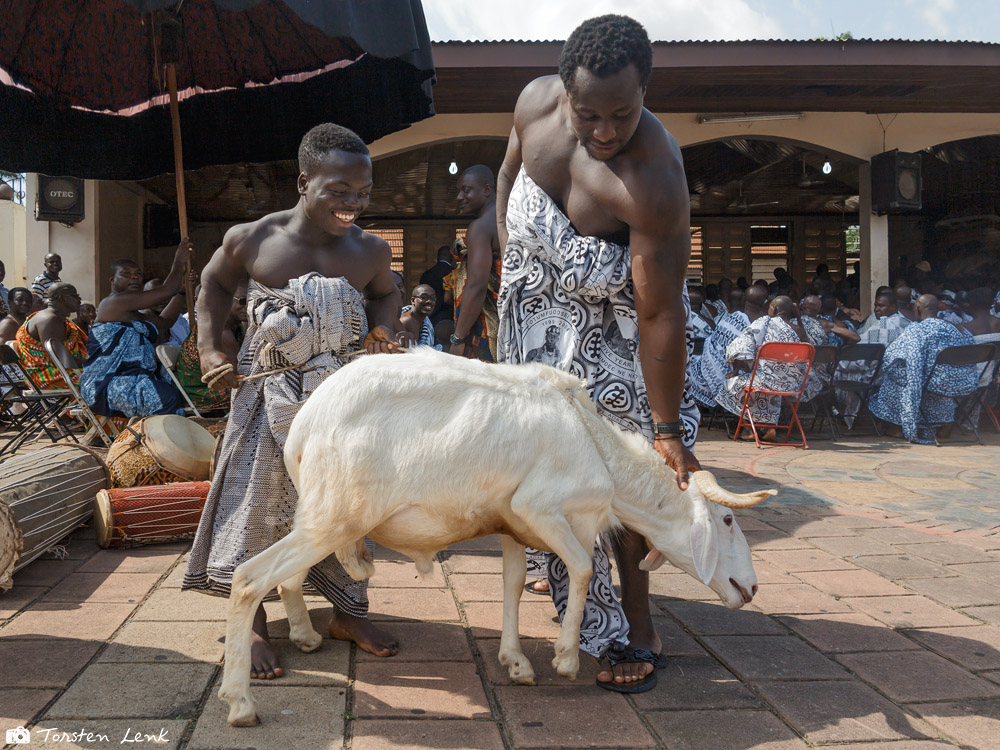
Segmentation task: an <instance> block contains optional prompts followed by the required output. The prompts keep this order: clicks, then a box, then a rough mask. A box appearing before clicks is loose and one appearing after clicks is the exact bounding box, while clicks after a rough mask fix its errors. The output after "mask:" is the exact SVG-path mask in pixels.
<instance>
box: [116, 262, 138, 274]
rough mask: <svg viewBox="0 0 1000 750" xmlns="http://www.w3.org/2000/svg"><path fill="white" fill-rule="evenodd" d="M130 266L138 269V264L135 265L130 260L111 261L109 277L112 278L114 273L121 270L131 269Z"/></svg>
mask: <svg viewBox="0 0 1000 750" xmlns="http://www.w3.org/2000/svg"><path fill="white" fill-rule="evenodd" d="M131 266H134V267H135V268H138V267H139V264H138V263H136V262H135V261H134V260H132V259H131V258H119V259H118V260H113V261H111V275H112V276H114V275H115V274H116V273H118V272H119V271H120V270H122V269H123V268H127V267H131Z"/></svg>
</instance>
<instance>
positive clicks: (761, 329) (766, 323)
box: [715, 315, 826, 425]
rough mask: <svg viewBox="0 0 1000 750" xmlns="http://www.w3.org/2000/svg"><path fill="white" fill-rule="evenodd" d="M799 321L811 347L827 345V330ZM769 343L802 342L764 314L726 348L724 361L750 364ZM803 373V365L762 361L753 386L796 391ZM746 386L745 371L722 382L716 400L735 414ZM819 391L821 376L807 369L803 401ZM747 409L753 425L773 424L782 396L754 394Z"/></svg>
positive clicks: (739, 410)
mask: <svg viewBox="0 0 1000 750" xmlns="http://www.w3.org/2000/svg"><path fill="white" fill-rule="evenodd" d="M799 322H800V323H801V324H802V327H803V328H804V329H805V331H806V334H807V338H808V339H809V343H810V344H812V345H813V346H824V345H825V344H826V331H824V330H823V326H821V325H820V324H819V323H818V322H816V321H815V320H813V319H812V318H806V317H803V318H802V319H801V320H800V321H799ZM771 341H777V342H781V343H785V344H792V343H799V342H800V341H801V340H800V339H799V335H798V334H797V333H796V332H795V330H794V329H793V328H792V327H791V326H790V325H789V324H788V323H787V322H785V321H784V320H782V319H781V318H777V317H775V318H772V317H769V316H767V315H765V316H764V317H762V318H757V320H755V321H754V322H753V323H751V324H750V325H748V326H747V327H746V328H745V329H744V331H743V333H741V334H740V335H739V336H738V337H737V338H736V340H735V341H733V343H731V344H730V345H729V347H728V348H727V349H726V360H727V361H728V362H733V361H735V360H741V361H743V362H750V363H751V364H752V363H753V362H754V360H755V359H756V358H757V352H758V351H759V350H760V347H761V346H763V345H764V344H766V343H769V342H771ZM804 371H805V365H802V364H794V363H793V364H788V363H785V362H762V363H761V364H760V366H759V367H758V368H757V377H756V379H755V381H754V383H755V384H756V385H759V386H761V387H762V388H767V389H769V390H776V391H777V390H791V391H795V390H798V388H799V385H801V383H802V373H803V372H804ZM749 384H750V373H749V372H747V371H745V370H744V371H743V372H740V373H739V374H738V375H735V376H733V377H731V378H729V379H727V380H726V381H725V382H724V383H723V386H722V388H720V389H719V392H718V393H717V394H716V395H715V400H716V401H717V402H718V404H719V406H721V407H722V408H723V409H725V410H726V411H728V412H730V413H731V414H737V415H738V414H740V413H742V411H743V400H744V397H745V395H746V394H745V392H744V390H743V389H744V388H745V387H746V386H747V385H749ZM822 389H823V383H822V380H821V378H820V376H819V375H818V374H817V373H816V372H815V371H814V370H811V369H810V371H809V378H808V379H807V381H806V387H805V390H804V391H803V393H802V401H803V402H806V401H809V400H810V399H811V398H812V397H813V396H815V395H816V394H817V393H819V392H820V391H821V390H822ZM749 407H750V413H751V414H752V415H753V418H754V421H755V422H757V423H759V424H774V425H776V424H778V420H779V419H780V417H781V396H765V395H762V394H759V393H755V394H753V395H752V396H751V397H750V403H749Z"/></svg>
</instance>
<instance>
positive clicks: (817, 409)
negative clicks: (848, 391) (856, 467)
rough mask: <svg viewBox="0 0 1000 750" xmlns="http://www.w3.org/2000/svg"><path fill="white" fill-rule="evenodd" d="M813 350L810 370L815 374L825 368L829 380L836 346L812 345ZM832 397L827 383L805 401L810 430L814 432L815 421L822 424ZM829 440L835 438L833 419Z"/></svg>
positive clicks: (831, 375) (834, 359)
mask: <svg viewBox="0 0 1000 750" xmlns="http://www.w3.org/2000/svg"><path fill="white" fill-rule="evenodd" d="M814 349H815V351H814V353H813V361H812V370H813V374H814V375H815V374H817V373H819V372H821V371H822V370H823V368H826V379H827V380H829V379H830V378H832V377H833V371H834V370H835V369H836V367H837V347H835V346H831V345H825V346H817V347H814ZM832 399H833V389H832V388H831V387H830V385H829V383H827V384H826V385H824V386H823V390H821V391H820V392H819V393H817V394H816V395H815V396H813V397H812V398H811V399H809V400H808V401H806V402H805V403H807V404H808V405H809V408H810V409H812V413H813V421H812V424H811V425H810V426H809V430H810V432H815V431H816V428H817V423H818V424H819V426H822V424H823V422H824V421H826V419H827V416H828V415H829V414H830V404H829V401H830V400H832ZM820 439H822V440H826V439H827V438H816V437H814V438H813V440H820ZM829 439H830V440H836V439H837V428H836V425H834V423H833V419H832V418H831V419H830V437H829Z"/></svg>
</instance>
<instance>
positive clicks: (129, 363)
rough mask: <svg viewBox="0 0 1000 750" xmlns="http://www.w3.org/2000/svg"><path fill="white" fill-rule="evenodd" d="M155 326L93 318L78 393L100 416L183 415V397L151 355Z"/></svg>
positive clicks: (153, 351) (154, 351) (140, 321)
mask: <svg viewBox="0 0 1000 750" xmlns="http://www.w3.org/2000/svg"><path fill="white" fill-rule="evenodd" d="M158 338H159V331H158V330H157V328H156V326H155V325H153V324H152V323H150V322H149V321H148V320H131V321H129V322H127V323H122V322H110V323H94V325H93V326H91V328H90V338H89V339H88V341H87V351H88V352H89V353H90V356H89V357H88V358H87V361H86V362H84V363H83V375H81V376H80V395H81V396H82V397H83V400H84V401H86V402H87V405H88V406H89V407H90V408H91V409H93V411H94V413H95V414H98V415H100V416H102V417H148V416H151V415H153V414H181V415H183V414H184V399H183V398H182V397H181V394H180V392H178V390H177V388H176V386H174V384H173V383H172V382H171V381H170V378H169V376H168V375H167V373H166V372H164V370H163V365H161V364H160V361H159V360H158V359H157V358H156V341H157V339H158Z"/></svg>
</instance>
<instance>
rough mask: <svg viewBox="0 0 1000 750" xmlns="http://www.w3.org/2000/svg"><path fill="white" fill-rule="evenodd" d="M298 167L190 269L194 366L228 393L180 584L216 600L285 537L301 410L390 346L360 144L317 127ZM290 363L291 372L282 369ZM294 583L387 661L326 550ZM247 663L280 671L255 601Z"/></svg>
mask: <svg viewBox="0 0 1000 750" xmlns="http://www.w3.org/2000/svg"><path fill="white" fill-rule="evenodd" d="M299 169H300V170H301V173H300V174H299V177H298V191H299V202H298V204H297V205H296V206H295V207H294V208H292V209H289V210H287V211H279V212H276V213H273V214H269V215H268V216H265V217H263V218H262V219H259V220H257V221H254V222H251V223H249V224H239V225H237V226H235V227H233V228H232V229H230V230H229V231H228V232H227V233H226V236H225V238H224V239H223V241H222V247H221V248H220V249H218V250H217V251H216V252H215V254H214V255H213V256H212V259H211V260H210V261H209V263H208V265H207V266H206V267H205V270H204V272H203V273H202V277H201V283H202V289H201V295H200V296H199V298H198V306H197V320H198V352H199V355H200V358H201V368H202V372H203V373H206V375H207V374H210V373H212V371H215V372H216V377H219V378H221V382H222V383H224V384H225V385H227V386H229V387H231V388H234V389H236V392H235V394H234V396H233V400H232V410H231V412H230V419H229V423H228V425H227V426H226V433H225V437H224V438H223V441H222V448H221V453H220V456H219V459H218V461H217V462H216V470H215V477H214V481H213V482H212V489H211V492H210V494H209V496H208V499H207V501H206V503H205V510H204V513H203V514H202V519H201V525H200V526H199V528H198V533H197V536H196V538H195V542H194V548H193V549H192V552H191V560H190V562H189V564H188V569H187V572H186V574H185V577H184V587H185V588H193V589H198V590H202V591H207V592H209V593H216V594H222V595H228V594H229V589H230V586H231V584H232V576H233V571H234V570H235V569H236V567H237V566H239V565H240V564H241V563H243V562H244V561H246V560H248V559H250V558H251V557H253V556H254V555H256V554H258V553H259V552H261V551H263V550H264V549H266V548H267V547H269V546H270V545H271V544H273V543H274V542H276V541H278V539H280V538H282V537H283V536H285V535H286V534H287V533H288V531H289V530H290V527H291V522H292V517H293V515H294V513H295V504H296V494H295V488H294V486H293V485H292V482H291V479H290V478H289V477H288V474H287V473H286V471H285V465H284V461H283V459H282V449H283V447H284V443H285V438H287V436H288V428H289V427H290V426H291V422H292V419H293V418H294V417H295V414H296V413H297V412H298V409H299V407H300V406H301V404H302V403H303V402H304V401H305V400H306V398H308V396H309V394H310V393H312V392H313V391H314V390H315V389H316V388H317V387H318V386H319V385H320V383H322V382H323V380H324V379H325V378H326V377H328V376H329V375H330V374H331V373H333V372H334V371H336V370H337V369H338V368H339V367H340V366H341V365H342V364H343V363H344V359H343V358H342V355H344V354H346V353H347V352H348V351H351V350H356V349H359V348H361V347H362V346H363V347H365V348H366V349H367V350H368V351H369V352H389V351H396V349H397V348H398V347H397V346H396V343H395V342H396V337H395V334H394V333H393V331H394V330H395V328H396V327H397V326H398V325H399V323H398V319H397V316H398V314H399V308H400V294H399V291H398V290H397V288H396V284H395V281H394V279H393V276H392V273H391V271H390V270H389V263H390V260H391V259H392V252H391V251H390V249H389V246H388V245H387V244H386V242H385V241H384V240H382V239H380V238H378V237H376V236H375V235H373V234H368V233H367V232H364V231H362V230H361V229H360V228H359V227H358V226H357V225H356V224H355V223H354V222H355V220H356V219H357V218H358V216H359V215H360V214H361V212H362V211H364V209H365V208H366V207H367V206H368V202H369V199H370V196H371V190H372V163H371V158H370V157H369V155H368V148H367V146H365V143H364V141H362V140H361V139H360V138H359V137H358V136H357V135H356V134H355V133H353V132H352V131H350V130H348V129H347V128H344V127H341V126H339V125H333V124H325V125H319V126H317V127H315V128H313V129H312V130H310V131H309V132H308V133H306V135H305V137H304V138H303V139H302V144H301V146H300V147H299ZM247 278H249V282H248V287H247V306H248V307H247V314H248V323H247V326H248V328H247V334H246V341H245V342H244V344H243V348H242V351H241V353H240V361H239V363H234V362H230V361H229V357H227V356H226V354H225V351H224V348H223V345H222V333H223V329H224V327H225V324H226V319H227V318H228V316H229V311H230V307H231V304H232V300H233V297H234V294H235V292H236V289H237V286H238V285H239V283H240V281H241V280H244V279H247ZM362 293H364V298H363V297H362ZM364 299H366V300H367V305H366V306H363V300H364ZM366 312H367V315H366ZM233 365H238V368H237V369H238V372H239V374H241V375H250V374H254V375H256V374H258V373H266V372H272V371H273V372H272V374H270V375H267V376H264V377H261V378H259V379H255V380H248V381H245V382H243V383H242V385H241V384H240V383H239V382H238V381H237V371H236V370H234V369H233ZM289 366H298V367H297V369H294V370H288V369H283V368H288V367H289ZM306 581H307V583H309V584H311V585H312V586H313V587H314V588H315V589H317V590H318V591H319V592H320V593H322V594H323V596H325V597H326V598H327V599H329V600H330V602H331V603H332V604H333V605H334V615H333V618H332V619H331V621H330V624H329V631H330V635H331V636H333V637H334V638H339V639H341V640H351V641H354V642H355V643H357V644H358V645H359V646H360V647H361V648H363V649H364V650H366V651H369V652H371V653H373V654H376V655H377V656H391V655H393V654H395V653H396V651H397V649H398V646H397V644H396V641H395V639H393V637H392V636H391V635H389V634H388V633H386V632H384V631H382V630H380V629H379V628H376V627H375V626H374V625H372V623H371V622H370V621H369V620H368V619H367V612H368V598H367V593H366V591H367V586H366V584H365V583H364V582H358V581H354V580H353V579H351V578H350V577H349V576H348V575H347V574H346V573H345V572H344V570H343V568H342V567H341V566H340V563H339V562H337V559H336V557H335V556H334V555H331V556H330V557H329V558H327V559H326V560H324V561H323V562H321V563H319V564H318V565H316V566H314V567H313V568H312V569H311V570H310V571H309V574H308V576H307V578H306ZM251 664H252V670H253V671H252V676H253V677H258V678H262V679H272V678H274V677H280V676H281V674H282V672H283V670H282V669H281V666H280V664H279V662H278V658H277V656H276V655H275V653H274V650H273V649H272V648H271V645H270V643H269V641H268V634H267V616H266V614H265V612H264V608H263V605H261V607H260V608H258V611H257V616H256V618H255V619H254V639H253V643H252V650H251Z"/></svg>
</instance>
